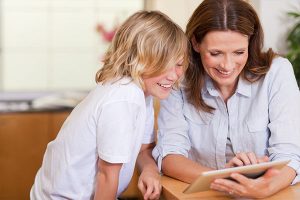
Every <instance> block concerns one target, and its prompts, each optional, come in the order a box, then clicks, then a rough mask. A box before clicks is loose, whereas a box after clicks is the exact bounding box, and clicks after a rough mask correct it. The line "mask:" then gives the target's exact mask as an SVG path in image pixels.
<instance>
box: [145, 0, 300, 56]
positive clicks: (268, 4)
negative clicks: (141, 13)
mask: <svg viewBox="0 0 300 200" xmlns="http://www.w3.org/2000/svg"><path fill="white" fill-rule="evenodd" d="M201 2H202V0H147V3H148V5H147V9H150V10H161V11H162V12H165V13H166V14H167V15H169V16H170V17H171V18H172V19H173V20H174V21H175V22H177V23H178V24H179V25H180V26H181V27H182V28H183V29H185V26H186V23H187V21H188V19H189V17H190V16H191V14H192V12H193V11H194V10H195V8H196V7H197V6H198V5H199V4H200V3H201ZM248 2H250V3H251V4H252V5H253V7H254V8H255V10H256V11H257V13H258V15H259V17H260V20H261V23H262V26H263V29H264V32H265V45H264V46H265V48H266V49H267V48H273V49H274V50H275V51H277V52H279V53H282V54H284V53H286V35H287V32H288V31H289V30H290V27H291V26H292V24H293V21H292V20H291V18H288V17H287V15H286V13H287V12H288V11H293V10H294V9H297V8H298V10H300V0H249V1H248Z"/></svg>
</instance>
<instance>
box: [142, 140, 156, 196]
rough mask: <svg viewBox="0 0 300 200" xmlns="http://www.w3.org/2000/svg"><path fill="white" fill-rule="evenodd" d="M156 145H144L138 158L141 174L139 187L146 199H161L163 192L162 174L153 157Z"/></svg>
mask: <svg viewBox="0 0 300 200" xmlns="http://www.w3.org/2000/svg"><path fill="white" fill-rule="evenodd" d="M154 145H155V144H154V143H151V144H143V145H142V147H141V150H140V153H139V155H138V158H137V166H138V168H139V170H140V172H141V175H140V178H139V181H138V187H139V189H140V191H141V192H142V194H143V196H144V199H159V196H160V192H161V184H160V174H159V171H158V168H157V165H156V163H155V161H154V159H153V157H152V155H151V152H152V149H153V147H154Z"/></svg>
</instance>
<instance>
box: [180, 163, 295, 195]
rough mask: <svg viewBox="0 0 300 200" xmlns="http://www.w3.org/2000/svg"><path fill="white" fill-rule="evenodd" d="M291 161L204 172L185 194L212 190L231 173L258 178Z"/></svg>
mask: <svg viewBox="0 0 300 200" xmlns="http://www.w3.org/2000/svg"><path fill="white" fill-rule="evenodd" d="M289 162H290V160H279V161H272V162H264V163H259V164H253V165H246V166H241V167H232V168H226V169H220V170H213V171H206V172H203V173H202V174H201V175H200V176H199V177H198V178H196V180H195V181H193V182H192V183H191V184H190V185H189V186H188V187H187V188H186V189H185V190H184V191H183V193H185V194H189V193H194V192H201V191H206V190H209V189H210V184H211V182H212V181H214V180H215V179H217V178H230V174H231V173H241V174H243V175H245V176H247V177H249V178H257V177H259V176H261V175H263V174H264V173H265V171H266V170H267V169H269V168H271V167H272V168H275V169H281V168H282V167H284V166H285V165H287V164H288V163H289Z"/></svg>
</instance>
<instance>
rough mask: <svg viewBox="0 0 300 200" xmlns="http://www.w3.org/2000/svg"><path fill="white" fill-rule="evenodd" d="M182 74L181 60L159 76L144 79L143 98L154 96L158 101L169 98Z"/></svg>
mask: <svg viewBox="0 0 300 200" xmlns="http://www.w3.org/2000/svg"><path fill="white" fill-rule="evenodd" d="M182 74H183V66H182V60H180V61H179V62H177V63H176V65H175V66H173V67H170V68H169V69H167V71H166V72H164V73H163V74H161V75H158V76H155V77H151V78H145V79H143V80H144V85H145V90H144V93H145V96H149V95H151V96H154V97H157V98H159V99H165V98H167V97H168V96H169V94H170V92H171V90H172V87H173V85H174V84H175V83H176V81H177V80H178V79H179V78H180V77H181V76H182Z"/></svg>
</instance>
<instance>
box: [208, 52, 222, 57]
mask: <svg viewBox="0 0 300 200" xmlns="http://www.w3.org/2000/svg"><path fill="white" fill-rule="evenodd" d="M210 55H211V56H218V55H220V53H219V52H210Z"/></svg>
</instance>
